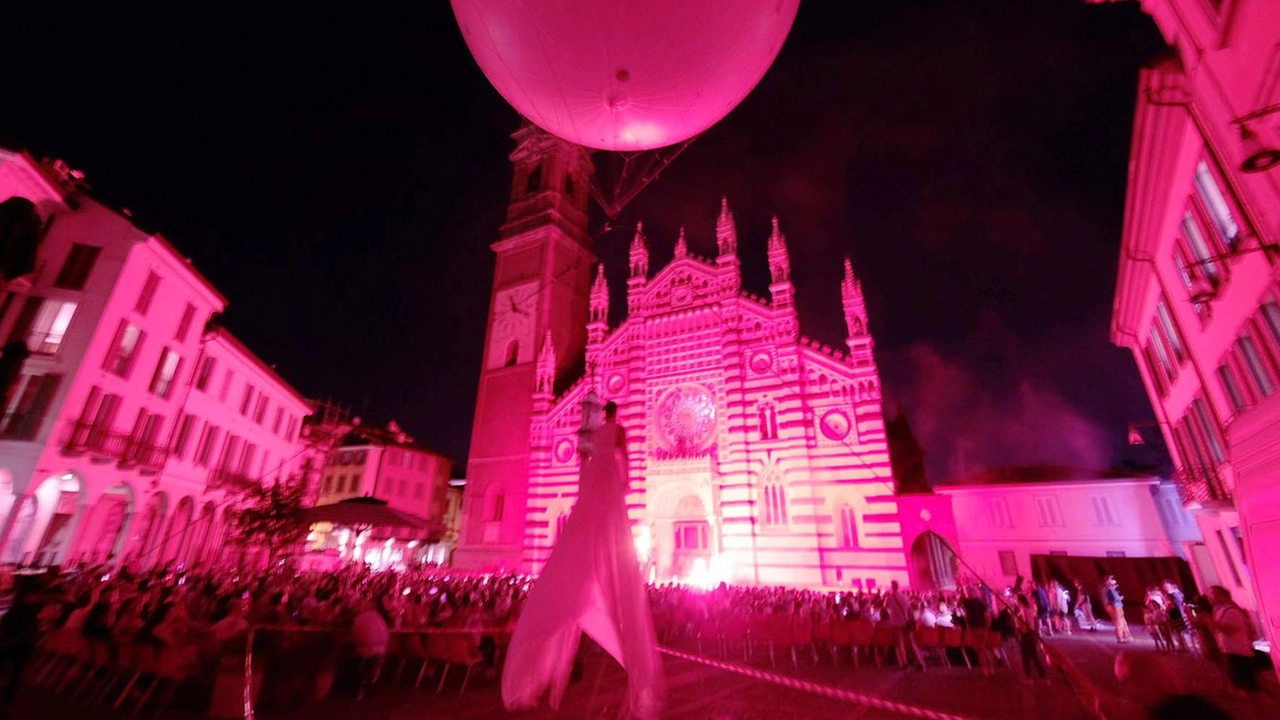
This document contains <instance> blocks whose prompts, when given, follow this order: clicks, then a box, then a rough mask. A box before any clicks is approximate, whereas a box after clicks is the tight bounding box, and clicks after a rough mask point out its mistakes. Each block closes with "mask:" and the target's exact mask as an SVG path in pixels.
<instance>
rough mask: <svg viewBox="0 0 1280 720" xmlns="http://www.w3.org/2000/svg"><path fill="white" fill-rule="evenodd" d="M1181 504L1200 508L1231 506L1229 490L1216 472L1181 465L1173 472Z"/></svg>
mask: <svg viewBox="0 0 1280 720" xmlns="http://www.w3.org/2000/svg"><path fill="white" fill-rule="evenodd" d="M1173 480H1174V482H1176V483H1177V484H1178V494H1179V495H1181V496H1182V502H1184V503H1186V504H1188V505H1191V504H1196V505H1200V506H1202V507H1221V506H1224V505H1231V504H1232V503H1233V502H1234V501H1233V499H1232V497H1231V489H1230V488H1228V487H1227V485H1226V483H1224V482H1223V481H1222V476H1221V475H1219V474H1218V472H1217V471H1216V470H1212V469H1207V468H1202V467H1193V466H1189V465H1183V466H1181V467H1179V468H1177V469H1176V470H1174V472H1173Z"/></svg>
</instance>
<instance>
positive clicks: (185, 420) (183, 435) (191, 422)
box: [173, 414, 196, 460]
mask: <svg viewBox="0 0 1280 720" xmlns="http://www.w3.org/2000/svg"><path fill="white" fill-rule="evenodd" d="M195 424H196V418H195V416H194V415H190V414H187V415H183V416H182V421H181V422H179V423H178V434H177V435H175V436H174V438H173V456H174V457H176V458H178V459H179V460H181V459H182V457H183V456H184V455H186V454H187V442H188V441H189V440H190V439H191V430H192V428H194V427H195Z"/></svg>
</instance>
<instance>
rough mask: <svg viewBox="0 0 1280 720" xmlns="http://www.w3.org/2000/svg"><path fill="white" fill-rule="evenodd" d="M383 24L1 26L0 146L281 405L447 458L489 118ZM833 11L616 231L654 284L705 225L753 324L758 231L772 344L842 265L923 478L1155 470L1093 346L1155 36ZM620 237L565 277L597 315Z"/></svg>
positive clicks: (1023, 18) (473, 339) (308, 19)
mask: <svg viewBox="0 0 1280 720" xmlns="http://www.w3.org/2000/svg"><path fill="white" fill-rule="evenodd" d="M413 5H414V7H412V8H408V9H406V8H396V9H388V8H378V7H372V6H370V7H366V6H352V7H351V8H349V9H348V12H347V14H341V15H339V14H333V15H320V14H313V15H307V16H303V15H297V16H293V17H287V18H286V17H271V16H266V17H260V16H245V15H235V16H232V15H230V14H228V15H225V16H219V15H212V14H210V15H207V16H204V17H201V16H199V14H198V11H191V10H183V11H182V12H181V13H175V14H173V15H163V14H158V15H157V14H147V15H139V16H135V17H129V16H126V15H122V14H121V13H120V11H118V10H116V9H115V8H112V9H111V10H110V11H109V13H108V14H104V15H101V16H96V17H95V16H92V15H88V14H76V13H68V12H61V11H60V12H59V15H58V16H57V17H48V18H33V19H31V20H30V21H29V23H28V24H27V25H26V30H24V31H23V32H7V33H6V36H5V39H4V41H3V43H0V46H2V47H0V56H3V55H10V56H11V57H9V58H7V59H6V60H5V62H4V65H3V66H4V67H6V68H9V70H8V71H7V78H6V80H5V82H6V86H7V88H6V89H7V92H6V93H5V96H6V100H5V105H6V106H5V107H4V109H3V111H0V142H2V143H3V144H4V145H5V146H7V147H10V148H14V147H17V148H26V149H28V150H29V151H30V152H32V154H34V155H36V156H38V157H39V156H53V157H60V158H63V159H65V160H66V161H67V162H68V163H70V164H71V165H72V166H73V167H76V168H79V169H82V170H84V171H85V172H86V173H87V175H88V180H89V183H90V185H91V187H92V188H93V191H94V192H95V194H97V195H98V196H99V197H100V198H102V199H103V200H105V201H106V202H108V203H110V204H113V205H116V206H123V207H128V208H130V209H131V210H132V211H133V213H134V216H135V218H136V219H137V220H138V221H139V222H140V224H142V225H143V226H144V227H146V228H147V229H150V230H153V231H158V232H160V233H162V234H164V235H165V236H166V237H167V238H169V239H170V240H171V241H172V242H173V243H174V245H176V246H177V247H178V248H179V249H180V250H182V251H183V252H185V253H187V254H188V255H189V256H190V257H191V258H192V260H193V261H194V263H195V266H196V267H197V268H199V269H200V270H201V271H202V272H203V273H205V274H206V275H207V276H208V277H209V278H210V280H212V281H213V283H214V284H215V285H217V286H218V287H219V288H220V289H221V290H222V291H223V292H224V294H225V295H226V296H227V297H229V298H230V300H231V304H230V306H229V308H228V311H227V315H226V323H227V325H228V326H229V327H230V328H231V329H232V330H233V331H234V332H235V333H237V334H238V335H239V336H240V337H241V338H242V339H243V340H244V341H245V342H246V343H247V344H248V345H249V346H250V347H252V348H254V350H255V351H256V352H258V353H259V354H260V355H261V356H262V357H263V358H264V359H265V360H266V361H267V362H269V363H274V364H276V365H277V367H278V370H279V371H280V372H281V373H282V374H283V375H284V377H285V378H287V379H288V380H290V381H291V382H293V383H294V384H295V385H296V386H297V387H298V389H299V390H301V391H302V392H303V393H305V394H308V395H310V396H316V397H325V396H330V397H333V398H335V399H338V400H341V401H344V402H346V403H349V404H351V405H352V406H353V407H355V409H356V410H357V411H358V412H360V413H361V414H362V415H363V416H364V417H365V418H366V419H367V420H370V421H385V420H387V419H390V418H394V419H396V420H397V421H399V422H400V423H401V425H403V426H404V427H405V428H406V430H407V431H408V432H410V433H411V434H414V435H415V436H416V437H417V438H418V440H419V441H420V442H422V443H423V444H425V445H428V446H432V447H436V448H439V449H441V450H444V451H446V452H448V453H451V454H453V455H454V456H456V457H458V458H459V459H465V457H466V453H467V446H468V443H469V436H470V427H471V415H472V412H473V406H474V395H475V388H476V382H477V378H478V374H479V367H480V354H481V346H482V344H483V324H484V320H485V313H486V311H487V301H488V293H489V284H490V279H491V273H492V268H493V259H492V254H491V252H490V251H489V249H488V244H489V243H490V242H491V241H492V240H494V238H495V234H496V230H497V227H498V225H499V223H500V222H501V218H502V212H503V209H504V206H505V203H506V199H507V198H506V195H507V190H508V183H509V176H508V167H507V162H506V155H507V153H508V152H509V151H510V149H511V142H510V140H509V138H508V135H509V133H510V132H511V131H512V130H513V129H515V127H516V126H517V123H518V117H517V115H516V114H515V112H514V111H513V110H511V109H510V108H509V106H507V105H506V104H505V102H504V101H503V100H502V98H501V97H500V96H499V95H498V94H497V92H496V91H494V90H493V88H492V87H491V86H490V85H489V84H488V82H487V81H486V80H485V78H484V76H483V75H482V74H481V73H480V71H479V69H478V67H477V66H476V65H475V63H474V62H473V61H472V59H471V57H470V55H469V53H468V51H467V48H466V45H465V44H464V43H463V41H462V38H461V35H460V33H459V32H458V29H457V26H456V24H455V23H454V21H453V16H452V13H451V11H450V8H449V4H448V3H447V2H443V0H435V1H433V2H424V3H414V4H413ZM854 5H855V4H854V3H846V2H836V1H834V0H804V2H802V3H801V6H800V12H799V16H798V18H797V20H796V25H795V27H794V28H793V30H792V32H791V35H790V37H789V38H788V40H787V43H786V45H785V46H784V48H783V50H782V52H781V54H780V55H779V57H778V60H777V62H776V63H775V64H774V66H773V68H772V69H771V70H770V71H769V73H768V74H767V75H766V76H765V78H764V80H763V81H762V82H761V84H760V85H759V86H758V87H757V88H756V90H755V91H754V92H753V93H752V94H751V95H750V96H749V97H748V98H747V99H746V101H745V102H743V104H742V105H741V106H740V107H739V108H738V109H736V110H735V111H734V112H733V113H731V114H730V115H729V117H728V118H726V119H725V120H724V121H722V122H721V123H720V124H719V125H717V126H716V127H714V128H712V129H711V130H710V131H709V132H707V133H705V134H704V135H703V136H702V137H701V138H699V139H698V140H697V141H696V142H695V143H694V144H693V145H692V146H691V147H690V148H689V149H688V150H687V151H686V152H685V153H684V154H683V155H682V156H681V157H680V158H679V159H678V160H677V161H676V162H675V163H674V164H673V165H672V166H671V167H670V168H669V169H668V170H667V172H665V173H664V174H663V175H662V176H661V178H660V179H659V180H658V181H657V182H655V183H654V184H653V185H651V186H650V187H649V188H648V189H646V190H645V191H644V193H642V194H641V195H640V196H639V197H638V199H637V200H636V201H635V202H634V203H633V204H632V205H631V206H630V207H629V208H628V209H627V211H626V212H625V213H624V216H623V218H622V219H623V220H624V221H635V220H637V219H639V220H643V221H644V222H645V224H646V230H647V234H648V236H649V239H650V242H651V245H652V247H653V253H654V259H653V265H654V266H655V267H659V266H661V265H663V264H665V262H666V261H667V260H668V259H669V258H670V255H671V251H672V247H673V246H674V243H675V232H676V228H677V227H678V226H679V225H681V224H683V225H686V226H687V227H688V231H689V241H690V245H691V250H692V251H693V252H694V253H701V254H704V255H709V254H712V253H713V252H714V240H713V234H712V231H713V224H714V219H715V214H716V211H717V208H718V199H719V197H720V195H721V194H722V193H727V194H728V196H729V198H730V202H731V204H732V205H733V207H734V210H735V214H736V216H737V220H738V225H739V233H740V236H741V241H740V245H741V248H740V249H741V254H742V255H743V262H744V266H745V270H744V272H745V274H746V280H747V285H748V287H749V288H750V289H753V290H755V291H757V292H761V293H763V292H764V290H765V285H766V283H767V268H766V265H765V260H764V244H765V238H766V237H767V234H768V223H769V216H770V215H771V214H772V213H774V212H776V213H777V214H778V215H779V216H780V218H781V222H782V225H783V229H784V231H785V232H786V234H787V236H788V240H789V243H790V250H791V256H792V263H793V268H794V269H793V279H794V281H795V284H796V287H797V304H798V306H799V309H800V313H801V324H802V328H803V329H804V331H805V332H806V333H807V334H809V335H811V336H814V337H816V338H818V339H820V340H823V341H825V342H827V343H829V344H832V345H837V346H838V345H841V344H842V341H843V337H844V327H843V319H842V315H841V310H840V301H839V291H838V283H839V275H840V269H839V267H840V262H839V261H840V258H841V256H843V255H845V254H849V255H851V256H852V258H853V262H854V266H855V269H856V271H857V272H858V274H859V275H860V276H861V277H862V279H863V284H864V288H865V290H866V293H867V297H868V304H869V312H870V316H871V329H872V331H873V333H874V334H875V337H876V341H877V346H876V351H877V357H878V359H879V362H880V369H881V373H882V375H883V376H884V379H885V383H886V388H885V389H886V406H887V409H888V410H889V411H891V412H892V411H893V410H894V408H896V407H898V406H899V405H900V406H901V407H903V408H905V409H906V411H907V412H908V416H909V417H910V418H911V421H912V424H913V425H914V426H915V430H916V433H917V435H919V436H920V437H921V440H922V441H923V443H924V445H925V449H926V451H927V453H928V461H929V470H930V473H931V475H932V477H933V479H934V480H946V479H948V478H952V477H955V476H956V475H958V474H961V473H963V472H966V471H970V470H976V469H978V468H981V467H983V466H985V465H989V464H995V463H1010V462H1032V461H1055V462H1072V463H1082V464H1087V465H1108V464H1116V463H1120V462H1123V461H1125V460H1130V461H1136V462H1148V461H1152V460H1153V459H1157V456H1156V453H1155V451H1154V450H1153V449H1152V448H1143V447H1139V448H1130V447H1129V446H1127V444H1126V426H1127V424H1128V423H1130V422H1133V421H1142V420H1145V419H1147V418H1149V417H1150V416H1151V410H1150V407H1149V405H1148V403H1147V400H1146V396H1145V394H1144V392H1143V389H1142V385H1141V381H1140V380H1139V377H1138V374H1137V371H1136V369H1135V368H1134V365H1133V361H1132V359H1131V357H1130V355H1129V353H1128V351H1125V350H1120V349H1117V348H1115V347H1113V346H1111V344H1110V342H1109V339H1108V326H1109V318H1110V309H1111V299H1112V294H1113V290H1114V283H1115V271H1116V257H1117V253H1118V247H1119V238H1120V223H1121V218H1122V214H1123V206H1124V188H1125V171H1126V164H1127V161H1128V145H1129V138H1130V132H1131V127H1132V115H1133V103H1134V98H1135V95H1136V82H1137V71H1138V68H1139V67H1140V66H1141V64H1142V63H1143V62H1145V61H1147V60H1148V59H1150V58H1151V57H1152V56H1153V55H1154V54H1155V53H1157V52H1158V51H1159V50H1160V49H1161V47H1162V43H1161V41H1160V38H1159V36H1158V34H1157V33H1156V30H1155V27H1154V25H1153V24H1152V23H1151V21H1150V20H1149V18H1147V17H1146V16H1144V15H1143V14H1142V13H1141V12H1140V10H1139V7H1138V4H1137V3H1119V4H1114V5H1103V6H1091V5H1086V4H1085V3H1084V0H1037V1H1036V2H1007V1H1000V0H990V1H988V2H977V1H976V0H945V1H938V2H926V1H924V0H910V1H908V0H902V1H901V2H888V3H856V6H857V8H858V9H857V13H858V16H857V17H856V18H854V17H846V15H850V14H852V13H853V11H852V8H853V7H854ZM209 7H212V6H209ZM628 239H629V238H627V237H626V233H612V234H609V235H606V236H604V237H603V238H602V239H601V241H600V242H599V247H597V248H596V249H597V251H598V252H599V253H600V254H601V255H602V256H603V257H604V258H605V259H606V261H609V262H612V265H611V266H610V270H609V274H610V279H611V280H612V281H613V282H612V285H613V287H614V289H615V290H617V291H622V290H623V288H622V282H621V280H622V277H623V276H624V275H625V273H626V270H625V268H624V267H623V264H622V263H623V261H622V260H621V252H622V251H623V249H624V247H625V244H626V242H627V241H628ZM618 297H619V300H620V298H621V296H620V295H619V296H618ZM617 304H618V302H617V301H615V306H617ZM616 315H617V313H615V321H616V320H617V317H616Z"/></svg>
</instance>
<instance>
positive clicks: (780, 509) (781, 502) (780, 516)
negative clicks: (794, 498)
mask: <svg viewBox="0 0 1280 720" xmlns="http://www.w3.org/2000/svg"><path fill="white" fill-rule="evenodd" d="M763 521H764V525H765V527H779V526H782V525H786V524H787V490H786V487H785V486H783V484H782V481H781V480H780V479H779V478H778V477H777V476H776V475H774V474H772V473H771V474H770V475H768V476H766V479H765V481H764V517H763Z"/></svg>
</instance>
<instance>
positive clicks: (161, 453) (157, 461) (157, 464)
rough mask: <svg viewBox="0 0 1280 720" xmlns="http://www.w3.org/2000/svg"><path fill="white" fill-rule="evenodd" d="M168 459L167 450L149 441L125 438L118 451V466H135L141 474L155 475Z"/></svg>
mask: <svg viewBox="0 0 1280 720" xmlns="http://www.w3.org/2000/svg"><path fill="white" fill-rule="evenodd" d="M168 459H169V451H168V450H165V449H164V448H162V447H160V446H158V445H154V444H152V443H150V442H145V441H142V440H137V439H135V438H126V439H125V441H124V448H123V449H122V450H121V452H120V467H137V468H138V472H140V473H142V474H143V475H155V474H157V473H159V472H160V468H162V467H164V464H165V461H167V460H168Z"/></svg>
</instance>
